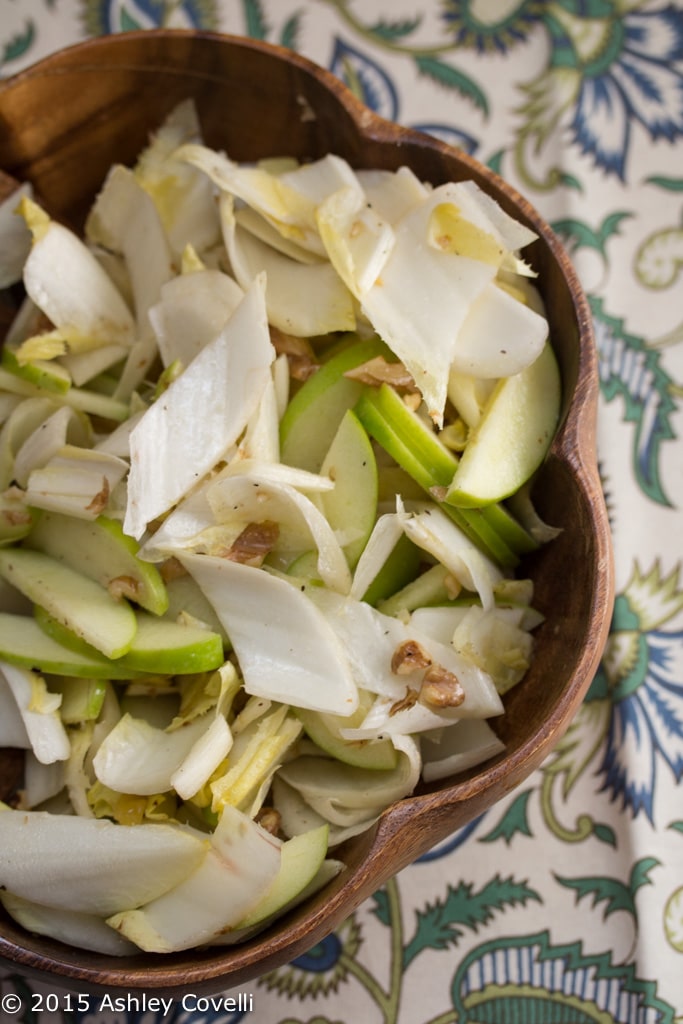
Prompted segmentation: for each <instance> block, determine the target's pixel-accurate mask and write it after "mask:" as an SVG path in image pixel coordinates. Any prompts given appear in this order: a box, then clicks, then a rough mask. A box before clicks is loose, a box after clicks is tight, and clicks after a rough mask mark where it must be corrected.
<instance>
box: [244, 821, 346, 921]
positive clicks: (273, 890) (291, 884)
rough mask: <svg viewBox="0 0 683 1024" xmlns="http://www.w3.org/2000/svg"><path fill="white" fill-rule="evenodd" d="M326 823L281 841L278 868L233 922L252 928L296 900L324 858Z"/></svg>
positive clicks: (326, 840)
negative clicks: (267, 885)
mask: <svg viewBox="0 0 683 1024" xmlns="http://www.w3.org/2000/svg"><path fill="white" fill-rule="evenodd" d="M328 836H329V827H328V826H327V825H322V826H321V827H320V828H315V829H311V831H310V832H302V834H301V835H299V836H294V837H293V838H292V839H288V840H287V841H286V842H285V843H283V844H282V848H281V853H280V869H279V871H278V873H277V875H276V876H275V879H274V880H273V882H272V884H271V886H270V888H269V889H267V890H266V891H265V892H264V894H263V896H262V897H261V899H260V900H259V901H258V903H257V904H256V906H255V907H252V908H251V910H250V911H249V913H248V914H247V915H246V916H245V917H243V918H242V920H241V921H239V922H238V923H237V926H236V927H237V928H238V929H242V928H253V927H254V925H257V924H262V923H264V922H266V921H267V920H269V919H270V918H273V917H275V916H276V915H277V914H280V913H282V912H283V911H284V910H286V909H287V908H288V906H289V905H290V904H291V903H292V902H293V901H294V900H296V898H297V896H299V894H300V893H302V892H303V891H304V890H305V889H306V888H307V886H308V885H310V883H311V882H312V881H313V879H314V878H315V876H316V875H317V873H318V871H319V870H320V867H321V865H322V863H323V861H324V860H325V855H326V853H327V842H328Z"/></svg>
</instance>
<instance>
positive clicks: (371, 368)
mask: <svg viewBox="0 0 683 1024" xmlns="http://www.w3.org/2000/svg"><path fill="white" fill-rule="evenodd" d="M344 376H345V377H348V378H349V380H357V381H360V383H361V384H369V385H370V386H371V387H379V385H380V384H389V385H391V387H392V388H396V390H397V391H398V390H404V391H417V388H416V386H415V381H414V380H413V377H412V375H411V374H410V373H408V371H407V370H406V368H405V366H404V365H403V363H388V362H387V360H386V359H385V358H384V356H375V357H374V358H373V359H368V360H367V361H366V362H365V363H361V364H360V366H355V367H353V368H352V369H350V370H347V371H346V372H345V374H344Z"/></svg>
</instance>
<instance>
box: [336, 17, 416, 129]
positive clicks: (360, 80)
mask: <svg viewBox="0 0 683 1024" xmlns="http://www.w3.org/2000/svg"><path fill="white" fill-rule="evenodd" d="M329 69H330V71H331V72H332V73H333V74H335V75H336V76H337V78H339V79H341V81H342V82H344V83H345V85H347V86H348V87H349V89H351V91H352V92H353V93H354V94H355V95H356V96H357V97H358V99H359V100H362V102H363V103H364V104H365V105H366V107H369V108H370V110H374V112H375V113H376V114H380V115H381V116H382V117H385V118H386V119H387V120H388V121H396V120H398V106H399V103H398V93H397V91H396V86H395V85H394V83H393V81H392V80H391V78H390V77H389V75H388V74H387V72H386V71H385V70H384V68H382V67H381V66H380V65H379V64H378V63H377V61H375V60H372V59H371V58H370V57H368V56H367V54H365V53H362V52H361V51H360V50H357V49H356V48H355V47H353V46H350V45H349V44H348V43H346V42H344V40H343V39H340V38H339V37H338V36H337V37H336V39H335V41H334V51H333V53H332V60H331V62H330V65H329Z"/></svg>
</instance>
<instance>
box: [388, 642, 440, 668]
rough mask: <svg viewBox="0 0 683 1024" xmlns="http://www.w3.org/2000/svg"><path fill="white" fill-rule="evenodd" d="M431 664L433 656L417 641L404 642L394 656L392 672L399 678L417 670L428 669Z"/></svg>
mask: <svg viewBox="0 0 683 1024" xmlns="http://www.w3.org/2000/svg"><path fill="white" fill-rule="evenodd" d="M431 663H432V659H431V656H430V655H429V654H428V653H427V651H425V649H424V647H422V646H421V645H420V644H419V643H418V642H417V640H404V641H403V643H401V644H399V645H398V647H397V648H396V650H395V651H394V653H393V655H392V658H391V671H392V672H394V673H395V674H396V675H397V676H407V675H409V674H410V673H411V672H415V671H417V669H422V668H428V667H429V666H430V665H431Z"/></svg>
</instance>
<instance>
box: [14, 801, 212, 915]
mask: <svg viewBox="0 0 683 1024" xmlns="http://www.w3.org/2000/svg"><path fill="white" fill-rule="evenodd" d="M0 847H1V848H2V864H1V865H0V886H2V888H3V889H7V890H8V892H12V893H15V894H16V895H17V896H23V897H25V898H26V899H30V900H35V901H36V902H37V903H41V904H44V905H45V906H48V907H63V908H64V909H66V910H77V911H81V912H83V913H91V914H100V915H105V914H114V913H116V912H117V911H120V910H125V908H126V907H131V906H132V907H134V906H138V905H139V904H140V903H143V902H147V901H148V900H155V899H156V898H158V897H159V896H161V895H162V894H163V893H165V892H167V891H169V890H172V889H173V888H174V887H175V886H176V885H179V884H182V881H183V880H184V879H185V878H186V877H187V876H188V874H191V873H192V872H193V871H194V870H196V868H197V867H198V865H200V864H201V863H202V862H203V860H204V858H205V856H206V848H207V841H206V840H205V839H204V838H203V837H198V836H196V835H192V834H190V832H188V831H187V830H186V829H183V828H181V827H180V826H178V825H170V824H159V825H157V824H154V825H151V824H149V825H145V826H144V827H141V828H123V827H121V826H120V825H116V824H114V822H111V821H105V820H103V819H98V818H85V817H80V816H79V815H76V814H50V813H48V812H47V811H24V810H22V811H14V810H3V811H2V812H0ZM27 850H30V851H31V856H30V857H29V856H27V855H26V854H27ZM105 880H106V881H105Z"/></svg>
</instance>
